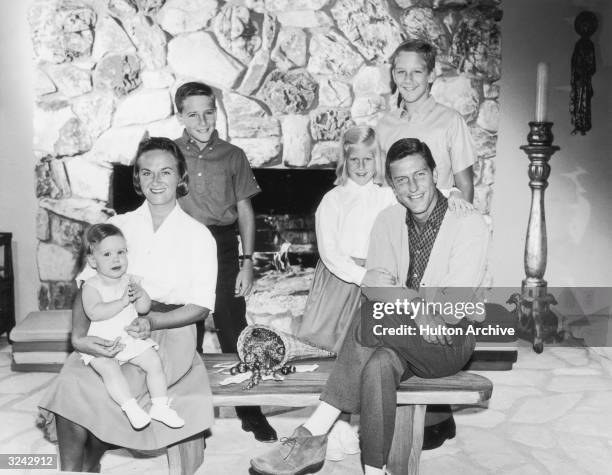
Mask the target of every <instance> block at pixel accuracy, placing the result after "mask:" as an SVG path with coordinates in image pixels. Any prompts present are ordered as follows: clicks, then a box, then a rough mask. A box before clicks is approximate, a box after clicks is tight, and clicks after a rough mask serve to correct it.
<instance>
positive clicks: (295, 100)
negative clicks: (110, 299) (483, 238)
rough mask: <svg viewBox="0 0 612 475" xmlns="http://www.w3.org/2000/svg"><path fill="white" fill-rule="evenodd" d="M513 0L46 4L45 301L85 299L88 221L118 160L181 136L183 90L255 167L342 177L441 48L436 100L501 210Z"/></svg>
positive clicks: (38, 148) (40, 108)
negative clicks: (453, 121)
mask: <svg viewBox="0 0 612 475" xmlns="http://www.w3.org/2000/svg"><path fill="white" fill-rule="evenodd" d="M499 4H500V0H235V1H231V2H223V1H217V0H166V1H164V0H39V1H36V2H35V3H34V4H33V5H32V8H31V10H30V15H29V21H30V25H31V31H32V41H33V45H34V51H35V62H36V66H37V73H36V84H35V93H36V104H35V108H34V116H35V119H34V130H35V134H34V135H35V136H34V149H35V153H36V158H37V160H38V163H37V164H36V166H35V170H36V176H37V180H38V184H37V187H36V195H37V197H38V198H39V200H40V209H39V213H38V218H37V234H38V236H37V237H38V239H39V241H40V243H39V246H38V250H37V260H38V268H39V274H40V280H41V289H40V293H39V301H40V307H41V308H42V309H44V308H64V307H66V306H68V305H69V304H70V302H71V299H72V296H73V293H74V286H73V283H72V281H73V278H74V276H75V273H76V272H77V269H78V268H79V266H80V259H79V254H80V244H79V243H80V237H81V235H82V232H83V229H84V227H85V226H86V224H87V223H92V222H96V221H101V220H104V219H106V217H107V216H109V215H111V214H112V213H113V211H112V210H111V209H108V202H109V188H110V182H111V174H112V164H114V163H122V164H128V163H129V162H130V161H131V159H132V157H133V155H134V152H135V150H136V147H137V145H138V142H139V141H140V140H141V139H142V137H143V136H144V135H145V134H146V133H148V134H150V135H160V136H167V137H171V138H174V137H177V136H178V135H179V134H180V132H181V128H180V126H179V124H178V122H177V121H176V119H175V117H174V115H173V114H174V110H173V105H172V95H173V93H174V91H175V90H176V88H177V87H178V86H179V85H180V84H182V83H183V82H185V81H187V80H194V79H195V80H201V81H204V82H206V83H208V84H210V85H212V86H213V87H215V88H216V90H217V92H218V96H219V114H218V117H219V118H218V129H219V131H220V133H221V135H222V136H223V137H227V138H229V139H230V140H231V141H232V142H233V143H235V144H236V145H238V146H240V147H242V148H243V149H244V150H245V151H246V153H247V156H248V158H249V160H250V162H251V164H252V166H253V167H333V166H334V163H335V161H336V159H337V155H338V138H339V136H340V134H341V132H342V129H343V128H344V127H345V126H346V125H347V124H348V123H350V122H357V123H372V124H374V123H376V121H377V120H378V117H379V116H380V114H381V113H382V111H384V110H385V109H386V108H387V107H389V106H390V105H391V106H392V105H393V104H394V98H392V97H390V90H389V67H388V64H387V58H388V57H389V55H390V54H391V52H392V51H393V49H394V48H395V47H396V46H397V44H398V43H399V42H400V41H402V39H404V38H407V37H416V38H423V39H426V40H428V41H430V42H432V43H433V44H434V45H435V46H436V48H437V50H438V52H439V60H438V63H437V65H436V69H437V73H438V78H437V80H436V82H435V83H434V86H433V90H432V93H433V95H434V96H435V97H436V99H437V100H438V101H440V102H442V103H444V104H447V105H449V106H451V107H454V108H456V109H457V110H458V111H459V112H460V113H461V114H463V116H464V117H465V119H466V120H467V121H468V123H469V125H470V128H471V131H472V135H473V137H474V139H475V141H476V143H477V146H478V162H477V164H476V166H475V168H474V173H475V184H476V192H475V203H476V206H477V207H478V209H479V210H480V211H481V212H483V213H485V214H486V213H488V212H489V206H490V199H491V189H492V184H493V175H494V157H495V145H496V140H497V136H496V132H497V124H498V115H499V103H498V96H499V86H498V83H497V81H498V80H499V77H500V74H501V57H500V32H499V25H498V21H499V19H500V18H501V10H500V5H499Z"/></svg>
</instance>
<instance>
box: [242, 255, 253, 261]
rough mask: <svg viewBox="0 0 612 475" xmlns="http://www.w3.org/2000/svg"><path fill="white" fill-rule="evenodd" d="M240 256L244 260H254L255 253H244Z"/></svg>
mask: <svg viewBox="0 0 612 475" xmlns="http://www.w3.org/2000/svg"><path fill="white" fill-rule="evenodd" d="M240 258H241V259H242V260H243V261H252V260H253V254H243V255H242V256H240Z"/></svg>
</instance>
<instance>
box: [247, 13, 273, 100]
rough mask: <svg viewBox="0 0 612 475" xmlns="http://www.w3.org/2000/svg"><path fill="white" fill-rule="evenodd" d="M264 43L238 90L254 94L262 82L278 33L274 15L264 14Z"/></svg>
mask: <svg viewBox="0 0 612 475" xmlns="http://www.w3.org/2000/svg"><path fill="white" fill-rule="evenodd" d="M262 29H263V35H262V36H263V43H262V46H261V47H260V48H259V50H258V51H257V52H256V53H255V55H254V56H253V58H252V59H251V62H250V63H249V68H248V69H247V72H246V74H245V75H244V79H243V80H242V83H241V84H240V87H239V88H238V92H239V93H240V94H244V95H247V96H248V95H250V94H252V93H253V92H254V91H255V90H256V89H257V88H258V87H259V85H260V84H261V81H262V79H263V77H264V75H265V74H266V71H267V70H268V66H269V64H270V48H271V46H272V42H273V39H274V36H275V33H276V20H275V18H274V17H273V16H272V15H269V14H266V15H264V21H263V28H262Z"/></svg>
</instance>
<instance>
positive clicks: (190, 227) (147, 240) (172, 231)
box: [77, 201, 217, 311]
mask: <svg viewBox="0 0 612 475" xmlns="http://www.w3.org/2000/svg"><path fill="white" fill-rule="evenodd" d="M108 222H109V223H111V224H114V225H115V226H117V227H118V228H119V229H121V231H122V232H123V234H124V236H125V239H126V241H127V246H128V273H130V274H133V275H135V276H137V277H142V283H141V285H142V286H143V288H144V289H145V290H146V291H147V293H148V294H149V296H150V297H151V299H153V300H157V301H158V302H163V303H167V304H189V303H191V304H195V305H199V306H201V307H205V308H207V309H209V310H211V311H213V310H214V307H215V287H216V282H217V246H216V243H215V240H214V238H213V237H212V235H211V233H210V231H209V230H208V229H207V228H206V227H205V226H204V225H202V224H200V223H199V222H197V221H196V220H195V219H193V218H192V217H190V216H189V215H188V214H187V213H185V212H184V211H183V210H182V209H181V207H180V206H179V205H178V204H177V205H176V206H175V207H174V209H173V210H172V211H171V212H170V214H169V215H168V216H167V217H166V219H165V220H164V222H163V223H162V225H161V226H160V227H159V228H158V229H157V231H153V220H152V218H151V212H150V211H149V206H148V204H147V202H146V201H145V202H144V203H143V204H142V206H140V208H138V209H136V210H134V211H131V212H129V213H125V214H121V215H118V216H113V217H112V218H110V219H109V220H108ZM93 272H95V271H94V270H93V269H91V268H90V267H89V266H86V268H85V269H84V270H83V272H81V274H80V275H79V276H77V280H86V279H87V278H88V277H90V276H91V275H92V273H93Z"/></svg>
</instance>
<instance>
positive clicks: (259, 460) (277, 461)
mask: <svg viewBox="0 0 612 475" xmlns="http://www.w3.org/2000/svg"><path fill="white" fill-rule="evenodd" d="M326 448H327V434H324V435H312V434H311V433H310V431H309V430H308V429H306V428H304V427H303V426H299V427H298V428H297V429H295V431H294V432H293V434H292V435H291V437H283V438H282V439H281V442H280V444H278V445H277V446H276V447H275V448H274V449H272V450H270V451H269V452H266V453H265V454H263V455H260V456H259V457H255V458H253V459H251V467H253V469H254V470H255V471H256V472H257V473H259V474H261V475H303V474H306V473H315V472H318V471H319V470H321V468H322V467H323V464H324V463H325V449H326Z"/></svg>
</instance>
